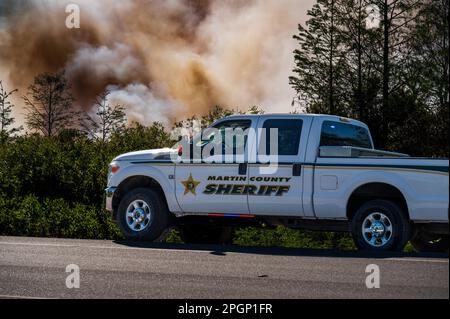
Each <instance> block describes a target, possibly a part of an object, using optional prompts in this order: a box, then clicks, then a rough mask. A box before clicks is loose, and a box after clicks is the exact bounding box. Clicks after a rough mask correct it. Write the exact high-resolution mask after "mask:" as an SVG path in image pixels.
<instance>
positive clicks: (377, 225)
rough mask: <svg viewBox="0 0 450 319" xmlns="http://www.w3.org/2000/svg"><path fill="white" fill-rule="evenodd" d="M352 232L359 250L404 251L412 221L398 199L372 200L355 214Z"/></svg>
mask: <svg viewBox="0 0 450 319" xmlns="http://www.w3.org/2000/svg"><path fill="white" fill-rule="evenodd" d="M352 236H353V240H354V242H355V245H356V247H358V249H360V250H370V251H402V250H403V248H404V247H405V245H406V243H407V242H408V240H409V238H410V236H411V224H410V222H409V220H408V219H407V218H406V217H405V214H404V213H403V212H402V210H401V209H400V208H399V207H398V206H397V205H396V204H395V203H393V202H391V201H387V200H371V201H369V202H367V203H365V204H363V205H362V206H361V207H360V208H359V209H358V211H357V212H356V214H355V215H354V217H353V220H352Z"/></svg>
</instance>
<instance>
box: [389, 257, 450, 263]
mask: <svg viewBox="0 0 450 319" xmlns="http://www.w3.org/2000/svg"><path fill="white" fill-rule="evenodd" d="M384 260H392V261H412V262H414V261H415V262H428V263H441V264H448V259H419V258H418V259H415V258H385V259H384Z"/></svg>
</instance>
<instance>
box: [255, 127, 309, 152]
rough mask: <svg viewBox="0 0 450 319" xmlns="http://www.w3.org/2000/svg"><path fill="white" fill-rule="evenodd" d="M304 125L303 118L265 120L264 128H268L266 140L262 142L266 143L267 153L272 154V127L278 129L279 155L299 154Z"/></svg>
mask: <svg viewBox="0 0 450 319" xmlns="http://www.w3.org/2000/svg"><path fill="white" fill-rule="evenodd" d="M302 127H303V120H298V119H296V120H293V119H275V120H267V121H265V122H264V125H263V128H264V129H266V140H265V141H261V143H264V142H265V143H266V155H270V129H272V128H276V129H278V155H297V154H298V148H299V144H300V135H301V132H302ZM260 149H262V148H260ZM272 155H276V154H272Z"/></svg>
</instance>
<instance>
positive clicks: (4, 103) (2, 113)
mask: <svg viewBox="0 0 450 319" xmlns="http://www.w3.org/2000/svg"><path fill="white" fill-rule="evenodd" d="M15 92H17V90H12V91H9V92H8V91H6V90H5V89H4V88H3V83H2V81H0V144H4V143H6V141H7V140H8V139H9V138H10V137H11V136H13V135H14V134H15V133H17V132H19V131H20V130H22V127H11V126H12V125H13V124H14V121H15V119H14V118H13V117H12V116H11V112H12V110H13V107H14V104H12V103H11V101H10V100H9V98H10V96H11V95H12V94H13V93H15Z"/></svg>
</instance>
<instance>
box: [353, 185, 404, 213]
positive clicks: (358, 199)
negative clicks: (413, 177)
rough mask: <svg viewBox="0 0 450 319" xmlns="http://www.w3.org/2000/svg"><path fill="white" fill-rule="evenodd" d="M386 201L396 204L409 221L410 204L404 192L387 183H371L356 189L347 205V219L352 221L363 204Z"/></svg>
mask: <svg viewBox="0 0 450 319" xmlns="http://www.w3.org/2000/svg"><path fill="white" fill-rule="evenodd" d="M374 199H385V200H389V201H392V202H394V203H396V204H397V205H398V206H399V207H400V208H401V210H402V211H403V212H404V213H405V215H406V217H408V219H409V211H408V204H407V203H406V199H405V197H404V196H403V194H402V192H401V191H400V190H399V189H398V188H396V187H395V186H392V185H390V184H386V183H369V184H365V185H362V186H360V187H358V188H357V189H355V190H354V191H353V193H352V195H351V196H350V198H349V200H348V203H347V218H348V220H351V219H352V218H353V216H354V214H355V213H356V211H357V210H358V208H359V207H361V205H362V204H364V203H365V202H367V201H369V200H374Z"/></svg>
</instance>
